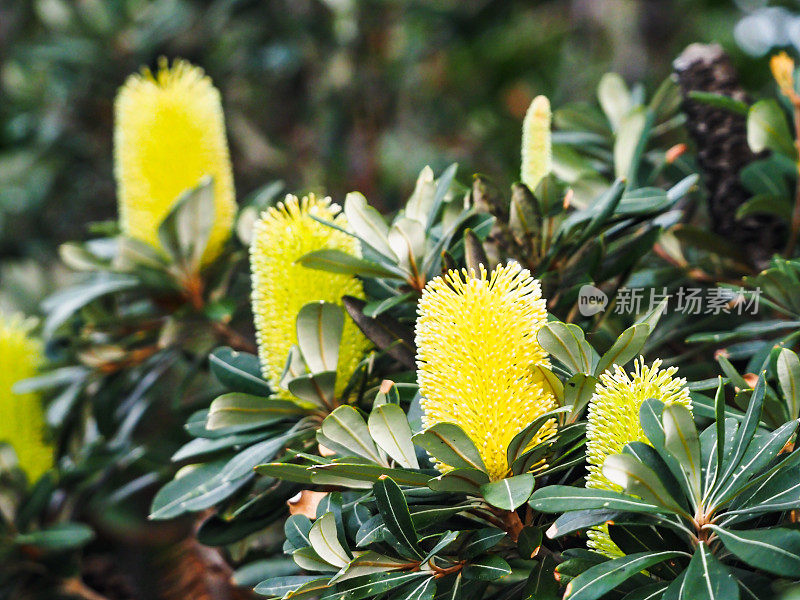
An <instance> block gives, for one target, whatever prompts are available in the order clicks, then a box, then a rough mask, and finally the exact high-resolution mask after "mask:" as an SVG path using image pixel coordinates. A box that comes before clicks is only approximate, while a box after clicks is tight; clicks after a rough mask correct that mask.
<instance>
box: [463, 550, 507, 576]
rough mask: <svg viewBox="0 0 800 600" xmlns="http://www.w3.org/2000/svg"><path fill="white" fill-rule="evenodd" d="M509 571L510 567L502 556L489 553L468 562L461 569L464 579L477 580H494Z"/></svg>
mask: <svg viewBox="0 0 800 600" xmlns="http://www.w3.org/2000/svg"><path fill="white" fill-rule="evenodd" d="M510 573H511V567H510V566H508V563H507V562H506V561H505V560H504V559H503V558H502V557H500V556H498V555H496V554H489V555H486V556H482V557H480V558H477V559H475V560H473V561H471V562H468V563H467V564H466V565H464V568H463V569H462V570H461V574H462V575H463V576H464V579H477V580H479V581H496V580H498V579H501V578H503V577H505V576H506V575H509V574H510Z"/></svg>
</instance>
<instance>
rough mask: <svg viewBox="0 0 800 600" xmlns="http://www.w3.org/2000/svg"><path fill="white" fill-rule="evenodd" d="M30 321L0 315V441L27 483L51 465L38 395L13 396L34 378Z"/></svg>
mask: <svg viewBox="0 0 800 600" xmlns="http://www.w3.org/2000/svg"><path fill="white" fill-rule="evenodd" d="M32 326H33V321H31V320H30V319H24V318H23V317H21V316H19V315H13V316H8V315H3V314H2V313H0V365H2V368H0V416H2V418H0V442H4V443H7V444H9V445H10V446H11V447H12V448H13V449H14V452H15V453H16V455H17V460H18V461H19V466H20V468H21V469H22V470H23V471H24V472H25V473H26V474H27V476H28V479H29V480H30V481H35V480H36V479H38V478H39V477H40V476H41V475H42V474H43V473H44V472H45V471H47V470H48V469H50V468H51V467H52V466H53V447H52V446H51V445H50V444H49V443H47V442H46V441H45V418H44V408H43V406H42V403H41V398H40V397H39V395H38V394H33V393H25V394H17V393H15V392H14V391H13V387H14V385H15V384H16V383H17V382H18V381H21V380H23V379H28V378H30V377H33V376H35V375H36V373H37V370H38V368H39V366H40V364H41V362H42V360H43V354H42V346H41V344H40V343H39V341H38V340H36V339H35V338H33V337H31V335H30V330H31V328H32Z"/></svg>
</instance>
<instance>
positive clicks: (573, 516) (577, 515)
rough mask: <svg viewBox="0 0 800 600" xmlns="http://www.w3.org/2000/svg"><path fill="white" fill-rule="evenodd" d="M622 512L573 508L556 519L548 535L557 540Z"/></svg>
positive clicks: (599, 523) (613, 517)
mask: <svg viewBox="0 0 800 600" xmlns="http://www.w3.org/2000/svg"><path fill="white" fill-rule="evenodd" d="M620 514H622V513H621V512H620V511H618V510H573V511H570V512H566V513H564V514H563V515H559V517H558V518H557V519H556V520H555V522H554V523H553V524H552V525H551V526H550V528H549V529H548V530H547V532H546V533H547V537H548V538H550V539H551V540H555V539H557V538H560V537H562V536H564V535H568V534H570V533H575V532H577V531H583V530H584V529H588V528H589V527H594V526H595V525H602V524H604V523H607V522H608V521H612V520H614V519H615V518H616V517H618V516H619V515H620Z"/></svg>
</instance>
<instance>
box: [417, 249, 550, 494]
mask: <svg viewBox="0 0 800 600" xmlns="http://www.w3.org/2000/svg"><path fill="white" fill-rule="evenodd" d="M418 313H419V317H418V319H417V324H416V341H417V382H418V383H419V388H420V394H421V395H422V398H423V399H422V408H423V410H424V417H423V424H424V425H425V426H426V427H430V426H431V425H434V424H436V423H442V422H450V423H455V424H457V425H459V426H460V427H461V428H462V429H463V430H464V431H465V432H466V433H467V435H468V436H469V437H470V439H471V440H472V441H473V442H474V443H475V445H476V446H477V448H478V450H479V452H480V454H481V458H482V459H483V462H484V465H485V466H486V469H487V472H488V473H489V476H490V477H491V479H492V480H493V481H496V480H499V479H502V478H504V477H505V476H506V475H507V474H508V471H509V465H508V461H507V459H506V449H507V448H508V444H509V442H510V441H511V440H512V439H513V437H514V436H515V435H516V434H517V433H519V432H520V431H521V430H522V429H523V428H524V427H525V426H526V425H527V424H529V423H530V422H531V421H533V420H534V419H536V418H537V417H538V416H540V415H542V414H544V413H545V412H547V411H549V410H552V409H553V408H555V404H556V400H555V397H554V396H553V394H552V391H551V389H550V387H549V386H548V385H547V383H546V382H545V381H544V378H543V377H542V375H541V372H540V371H539V370H537V369H532V368H531V367H534V366H541V367H549V365H550V363H549V361H548V358H547V353H546V352H545V350H544V349H543V348H542V347H541V346H540V345H539V343H538V342H537V341H536V335H537V333H538V332H539V329H540V328H541V327H542V325H543V324H544V323H545V322H546V320H547V308H546V303H545V301H544V300H543V299H542V293H541V288H540V286H539V282H538V281H537V280H536V279H534V278H533V277H532V276H531V274H530V273H529V272H528V271H527V270H525V269H522V268H521V267H520V266H519V264H517V263H510V264H508V265H506V266H500V267H497V268H496V269H495V270H494V271H492V273H491V275H488V274H487V272H486V270H485V269H484V268H483V265H481V268H480V273H475V272H474V271H471V272H469V273H468V272H467V271H463V272H458V271H450V273H449V274H447V275H446V276H444V277H436V278H435V279H433V280H431V281H430V282H429V283H428V285H427V286H426V287H425V290H424V291H423V293H422V298H421V299H420V301H419V307H418ZM554 431H555V426H554V424H553V423H548V424H546V425H545V426H544V427H542V429H541V430H540V431H539V432H538V434H537V435H536V437H535V439H534V440H533V442H532V444H536V443H538V442H540V441H542V440H544V439H546V438H547V437H550V436H551V435H552V434H553V433H554Z"/></svg>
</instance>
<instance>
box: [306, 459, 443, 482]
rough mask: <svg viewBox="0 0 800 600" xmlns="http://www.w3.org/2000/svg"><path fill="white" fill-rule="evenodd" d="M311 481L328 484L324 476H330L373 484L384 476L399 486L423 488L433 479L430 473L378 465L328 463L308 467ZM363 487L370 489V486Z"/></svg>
mask: <svg viewBox="0 0 800 600" xmlns="http://www.w3.org/2000/svg"><path fill="white" fill-rule="evenodd" d="M309 471H311V473H312V475H311V480H312V481H313V482H314V483H318V484H320V485H325V484H330V482H329V480H327V479H326V477H325V476H327V475H332V476H335V477H340V478H344V479H353V480H355V481H365V482H371V483H374V482H376V481H378V480H379V479H380V478H381V477H382V476H384V475H386V476H388V477H391V478H392V479H394V480H395V481H396V482H397V483H398V484H400V485H409V486H423V485H427V483H428V481H430V479H431V478H432V477H433V474H431V473H424V472H420V471H417V470H411V469H392V468H389V467H382V466H380V465H372V464H359V463H340V462H335V463H330V464H327V465H316V466H313V467H309ZM365 487H372V486H371V485H368V486H365Z"/></svg>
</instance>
